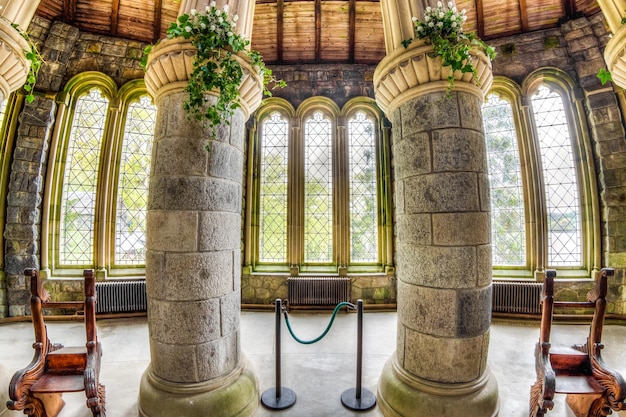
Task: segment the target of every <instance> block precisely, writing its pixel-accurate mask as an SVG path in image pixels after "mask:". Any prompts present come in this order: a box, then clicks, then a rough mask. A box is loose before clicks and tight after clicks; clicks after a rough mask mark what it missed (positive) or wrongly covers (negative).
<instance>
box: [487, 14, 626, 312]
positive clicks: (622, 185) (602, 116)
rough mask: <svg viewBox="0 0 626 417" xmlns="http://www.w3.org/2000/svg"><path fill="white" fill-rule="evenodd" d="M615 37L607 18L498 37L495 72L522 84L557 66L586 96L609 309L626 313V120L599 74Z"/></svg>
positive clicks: (576, 291)
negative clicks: (611, 272) (609, 270)
mask: <svg viewBox="0 0 626 417" xmlns="http://www.w3.org/2000/svg"><path fill="white" fill-rule="evenodd" d="M608 39H609V33H608V32H607V29H606V25H605V20H604V17H603V16H602V15H601V14H597V15H595V16H592V17H590V18H586V17H582V18H579V19H575V20H570V21H568V22H566V23H564V24H563V25H561V27H560V28H558V29H551V30H545V31H540V32H535V33H529V34H524V35H519V36H511V37H508V38H502V39H498V40H496V41H491V42H490V43H491V44H492V45H494V46H497V49H498V53H499V55H498V57H497V58H496V60H495V61H494V67H493V69H494V75H502V76H506V77H508V78H511V79H513V80H514V81H515V82H517V83H518V84H519V85H522V83H523V81H524V79H525V78H526V77H527V76H528V75H529V74H530V73H531V72H533V71H534V70H536V69H538V68H542V67H557V68H559V69H561V70H563V71H565V72H567V73H568V74H569V75H570V76H571V77H572V79H573V80H574V81H575V82H576V83H577V84H578V88H577V89H576V91H575V94H576V95H577V96H578V97H581V98H582V99H583V102H584V105H585V110H586V116H587V120H583V128H587V127H588V128H589V130H590V134H591V140H592V146H593V151H594V159H595V167H596V173H597V186H598V192H599V193H600V212H601V218H602V227H601V229H602V243H601V244H602V248H601V250H602V266H610V267H613V268H615V269H616V275H615V277H614V278H613V279H612V280H611V281H610V283H609V303H608V306H607V311H608V312H609V313H615V314H620V315H624V314H626V290H625V287H626V281H625V280H624V271H625V269H626V142H625V140H624V118H623V113H622V109H621V108H620V104H619V103H618V97H619V96H621V97H623V95H624V93H623V91H621V89H619V88H616V90H617V91H618V93H617V94H616V93H615V92H614V91H613V90H612V89H611V87H610V85H607V86H602V85H601V83H600V80H599V79H598V78H597V77H596V74H597V73H598V71H599V70H600V69H601V68H604V67H605V62H604V59H603V53H604V48H605V46H606V43H607V41H608ZM588 290H589V286H588V285H580V284H577V285H572V286H569V287H567V288H565V289H564V290H563V294H562V295H563V296H564V297H566V298H569V299H584V297H585V295H586V293H587V291H588Z"/></svg>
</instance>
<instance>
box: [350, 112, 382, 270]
mask: <svg viewBox="0 0 626 417" xmlns="http://www.w3.org/2000/svg"><path fill="white" fill-rule="evenodd" d="M348 143H349V145H348V146H349V158H350V261H351V262H376V261H377V260H378V216H377V213H378V210H377V207H376V151H375V149H374V123H373V122H372V121H371V120H370V119H368V118H367V117H366V116H365V114H363V113H361V112H359V113H357V114H356V115H355V117H354V118H352V119H351V120H350V121H349V122H348Z"/></svg>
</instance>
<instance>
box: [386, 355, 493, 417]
mask: <svg viewBox="0 0 626 417" xmlns="http://www.w3.org/2000/svg"><path fill="white" fill-rule="evenodd" d="M378 407H379V408H380V410H381V412H382V414H383V415H384V416H385V417H408V416H410V417H421V416H423V417H432V416H438V417H497V416H498V413H499V409H500V401H499V397H498V386H497V383H496V379H495V377H494V376H493V374H492V373H491V372H490V371H489V369H487V371H486V372H485V373H484V374H483V375H482V376H481V377H480V378H479V379H478V380H476V381H474V382H471V383H467V384H445V383H435V382H430V381H425V380H421V379H419V378H417V377H415V376H413V375H411V374H409V373H408V372H406V371H405V370H404V369H402V367H401V366H400V365H399V364H398V362H397V357H396V354H395V353H394V354H393V355H392V356H391V358H390V359H389V360H388V361H387V363H386V364H385V367H384V368H383V371H382V374H381V376H380V380H379V382H378Z"/></svg>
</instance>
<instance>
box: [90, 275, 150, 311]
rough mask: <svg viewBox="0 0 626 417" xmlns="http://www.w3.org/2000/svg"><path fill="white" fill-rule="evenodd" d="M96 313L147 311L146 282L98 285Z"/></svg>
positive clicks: (99, 283)
mask: <svg viewBox="0 0 626 417" xmlns="http://www.w3.org/2000/svg"><path fill="white" fill-rule="evenodd" d="M96 297H97V300H98V302H97V303H96V313H123V312H136V311H147V309H148V301H147V299H146V281H145V280H137V281H110V282H97V283H96Z"/></svg>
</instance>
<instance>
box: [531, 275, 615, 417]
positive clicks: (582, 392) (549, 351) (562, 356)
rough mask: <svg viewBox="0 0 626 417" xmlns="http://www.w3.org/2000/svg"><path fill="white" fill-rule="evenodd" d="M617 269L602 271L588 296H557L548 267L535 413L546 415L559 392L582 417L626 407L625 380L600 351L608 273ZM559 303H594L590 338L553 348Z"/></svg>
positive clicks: (577, 305)
mask: <svg viewBox="0 0 626 417" xmlns="http://www.w3.org/2000/svg"><path fill="white" fill-rule="evenodd" d="M613 274H614V271H613V269H610V268H605V269H602V271H600V272H599V273H598V274H597V277H596V282H595V284H594V286H593V288H592V289H591V291H589V293H588V294H587V301H584V302H569V301H554V277H555V276H556V271H553V270H549V271H546V278H545V281H544V285H543V306H542V314H541V334H540V337H539V342H538V343H537V346H536V348H535V367H536V371H537V381H536V382H535V383H534V384H533V385H532V387H531V390H530V414H529V415H530V417H541V416H544V415H545V413H546V412H547V411H548V410H551V409H552V408H553V407H554V402H553V399H554V395H555V394H567V397H566V401H567V404H568V405H569V407H570V408H571V410H572V411H573V412H574V414H575V415H576V416H577V417H599V416H607V415H610V414H612V410H616V411H619V410H626V403H625V402H624V399H625V397H626V382H624V378H623V377H622V376H621V375H620V374H619V373H617V372H615V371H612V370H611V369H609V368H608V367H607V366H606V365H605V363H604V361H603V360H602V356H601V355H600V352H601V350H602V349H603V348H604V345H603V344H602V341H601V340H602V326H603V323H604V314H605V310H606V299H605V297H606V293H607V277H609V276H612V275H613ZM557 308H559V309H560V308H569V309H572V308H574V309H580V308H593V309H594V313H593V318H592V321H591V326H590V329H589V336H588V337H587V343H585V344H582V345H574V346H571V347H567V346H565V347H561V346H559V347H554V346H552V344H551V341H550V330H551V326H552V316H553V312H554V310H555V309H557Z"/></svg>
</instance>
